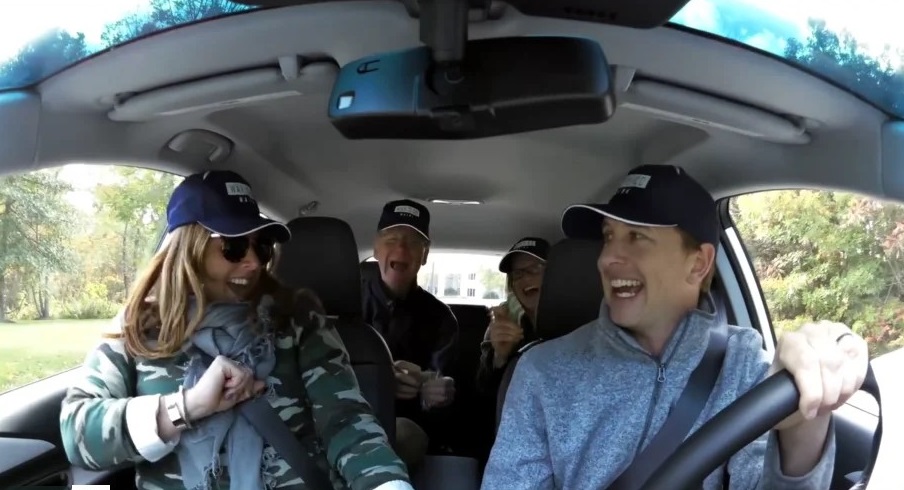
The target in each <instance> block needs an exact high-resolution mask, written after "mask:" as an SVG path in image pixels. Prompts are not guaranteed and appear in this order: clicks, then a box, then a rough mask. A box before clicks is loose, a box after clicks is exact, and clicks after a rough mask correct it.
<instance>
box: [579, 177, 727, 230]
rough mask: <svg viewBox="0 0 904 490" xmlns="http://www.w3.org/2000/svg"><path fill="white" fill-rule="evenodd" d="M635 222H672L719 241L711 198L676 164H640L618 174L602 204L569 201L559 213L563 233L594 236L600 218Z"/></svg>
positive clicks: (669, 224) (663, 224)
mask: <svg viewBox="0 0 904 490" xmlns="http://www.w3.org/2000/svg"><path fill="white" fill-rule="evenodd" d="M604 216H605V217H609V218H612V219H615V220H618V221H621V222H623V223H627V224H630V225H637V226H652V227H677V228H680V229H681V230H683V231H684V232H686V233H687V234H689V235H690V236H692V237H693V238H694V239H695V240H697V241H698V242H700V243H709V244H712V245H714V246H716V247H718V246H719V219H718V215H717V213H716V202H715V201H714V200H713V197H712V195H711V194H710V193H709V191H707V190H706V189H705V188H704V187H703V186H702V185H700V183H699V182H697V181H696V180H694V178H693V177H691V176H690V175H688V173H687V172H686V171H685V170H684V169H682V168H681V167H677V166H674V165H641V166H639V167H637V168H635V169H633V170H631V172H630V173H629V174H628V175H627V176H626V177H625V178H624V180H623V181H622V183H621V185H620V186H619V188H618V190H617V191H616V192H615V195H614V196H612V198H611V199H610V200H609V202H608V203H607V204H575V205H572V206H569V207H568V208H567V209H566V210H565V213H564V214H563V215H562V231H564V232H565V236H567V237H569V238H585V239H600V238H602V236H603V226H602V221H603V217H604Z"/></svg>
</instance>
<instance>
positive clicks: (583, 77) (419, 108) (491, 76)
mask: <svg viewBox="0 0 904 490" xmlns="http://www.w3.org/2000/svg"><path fill="white" fill-rule="evenodd" d="M614 112H615V94H614V90H613V87H612V79H611V69H610V67H609V64H608V63H607V61H606V58H605V56H604V54H603V50H602V48H601V47H600V45H599V44H598V43H596V42H595V41H591V40H588V39H581V38H573V37H510V38H494V39H481V40H472V41H468V42H467V44H466V45H465V49H464V57H463V60H462V61H461V63H460V64H457V63H456V64H444V63H435V62H434V61H433V58H432V56H431V50H430V48H428V47H427V46H423V47H418V48H413V49H408V50H404V51H398V52H394V53H387V54H381V55H378V56H370V57H367V58H362V59H359V60H357V61H353V62H351V63H348V64H346V65H345V66H343V67H342V69H341V70H340V72H339V75H338V77H337V79H336V83H335V85H334V86H333V92H332V95H331V96H330V107H329V115H330V119H331V121H332V123H333V125H334V126H335V127H336V129H338V130H339V132H341V133H342V134H343V135H344V136H345V137H346V138H349V139H472V138H484V137H488V136H498V135H504V134H514V133H523V132H526V131H535V130H540V129H550V128H558V127H563V126H574V125H580V124H598V123H602V122H604V121H606V120H608V119H609V118H610V117H612V114H613V113H614Z"/></svg>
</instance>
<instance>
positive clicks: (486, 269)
mask: <svg viewBox="0 0 904 490" xmlns="http://www.w3.org/2000/svg"><path fill="white" fill-rule="evenodd" d="M375 260H376V259H374V258H373V257H369V258H367V261H368V262H373V261H375ZM500 260H502V254H479V253H462V252H430V254H429V255H428V256H427V263H426V264H424V265H423V266H422V267H421V270H420V271H418V274H417V283H418V285H419V286H421V287H422V288H424V289H425V290H427V291H428V292H430V293H431V294H433V295H434V296H436V297H437V298H439V299H440V300H441V301H443V302H444V303H446V304H475V305H484V306H496V305H498V304H499V303H501V302H502V301H504V300H505V295H506V291H505V274H503V273H501V272H499V261H500Z"/></svg>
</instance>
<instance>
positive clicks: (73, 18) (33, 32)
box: [0, 0, 149, 62]
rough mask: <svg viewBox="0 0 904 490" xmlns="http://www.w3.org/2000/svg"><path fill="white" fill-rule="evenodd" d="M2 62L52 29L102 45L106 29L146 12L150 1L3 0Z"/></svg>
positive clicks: (0, 21)
mask: <svg viewBox="0 0 904 490" xmlns="http://www.w3.org/2000/svg"><path fill="white" fill-rule="evenodd" d="M2 3H7V4H9V5H7V6H6V9H5V10H6V11H5V13H4V14H3V15H0V62H2V61H3V60H6V59H8V58H10V57H12V56H13V55H15V54H16V53H18V52H19V50H20V49H22V47H23V46H24V45H26V44H28V42H29V41H31V40H32V39H34V38H36V37H39V36H40V35H41V34H43V33H45V32H47V31H48V30H50V29H53V28H57V27H59V28H63V29H65V30H67V31H69V32H71V33H75V32H82V33H84V34H85V38H86V40H87V42H88V43H89V44H96V43H100V35H101V33H103V31H104V26H106V25H107V24H110V23H112V22H115V21H116V20H119V19H121V18H123V17H125V16H126V15H128V14H129V13H130V12H135V11H137V10H140V9H143V8H146V7H147V5H148V3H149V2H148V0H26V1H14V0H6V1H3V0H0V4H2Z"/></svg>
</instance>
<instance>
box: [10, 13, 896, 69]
mask: <svg viewBox="0 0 904 490" xmlns="http://www.w3.org/2000/svg"><path fill="white" fill-rule="evenodd" d="M149 2H150V0H78V1H75V0H28V1H18V2H12V1H8V3H9V4H10V5H9V6H8V10H7V11H6V13H5V14H4V15H0V62H2V60H5V59H8V58H9V57H11V56H13V55H14V54H15V53H17V52H18V51H19V50H20V49H21V48H22V46H23V45H25V44H27V43H28V42H29V41H30V40H31V39H34V38H35V37H38V36H40V35H41V34H42V33H44V32H46V31H47V30H49V29H51V28H55V27H59V28H64V29H65V30H68V31H69V32H72V33H75V32H82V33H84V34H85V36H86V38H87V40H88V42H89V44H95V43H99V42H100V35H101V33H102V32H103V29H104V26H105V25H107V24H109V23H111V22H113V21H116V20H117V19H121V18H122V17H124V16H125V15H127V14H129V13H131V12H135V11H137V10H144V9H146V8H147V6H148V4H149ZM896 4H900V0H857V1H856V3H855V2H854V1H853V0H691V2H690V3H688V5H687V6H686V7H685V8H684V9H683V10H682V11H681V12H679V14H678V16H676V19H675V20H678V21H681V23H683V24H686V25H689V26H690V27H694V28H699V29H703V30H707V31H709V32H715V33H722V32H724V31H725V30H726V28H728V26H727V24H728V23H730V22H731V21H732V19H731V18H732V17H736V16H737V14H738V13H739V12H740V13H746V14H760V15H752V16H747V17H748V19H749V22H746V23H747V24H748V25H755V26H756V28H754V29H753V31H754V32H750V33H749V34H747V35H743V36H742V39H741V40H742V41H744V42H747V43H750V44H752V45H754V46H756V47H759V48H761V49H765V50H767V51H771V52H776V53H777V54H780V53H781V50H782V49H783V47H784V42H785V39H786V38H787V36H788V35H789V34H790V35H797V36H798V37H804V36H806V34H807V19H808V17H818V18H821V19H824V20H825V21H826V22H827V24H828V25H829V27H830V28H831V29H834V30H844V29H846V30H848V31H850V32H851V33H853V34H854V35H855V36H856V37H857V39H859V40H861V41H862V42H864V43H865V44H867V45H868V46H869V49H870V50H876V51H877V52H878V51H881V49H882V47H883V46H884V45H885V44H890V45H892V46H896V47H900V48H904V35H901V29H900V17H901V16H900V15H898V12H899V10H898V8H897V6H896ZM854 5H856V7H854ZM740 20H742V21H743V19H740Z"/></svg>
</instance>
